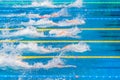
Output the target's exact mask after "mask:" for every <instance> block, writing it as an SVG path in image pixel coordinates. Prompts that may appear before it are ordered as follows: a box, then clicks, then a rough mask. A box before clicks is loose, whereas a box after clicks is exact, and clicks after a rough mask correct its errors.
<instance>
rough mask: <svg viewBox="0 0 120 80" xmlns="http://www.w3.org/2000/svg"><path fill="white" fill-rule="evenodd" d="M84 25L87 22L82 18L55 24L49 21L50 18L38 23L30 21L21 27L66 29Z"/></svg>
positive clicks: (23, 23)
mask: <svg viewBox="0 0 120 80" xmlns="http://www.w3.org/2000/svg"><path fill="white" fill-rule="evenodd" d="M83 24H85V21H84V19H82V18H75V19H71V20H68V19H66V20H63V21H59V22H53V21H52V20H49V19H48V18H44V19H40V20H38V21H34V20H31V19H30V21H29V22H22V23H21V25H25V26H32V25H34V26H35V25H36V26H40V27H50V26H60V27H64V26H77V25H83Z"/></svg>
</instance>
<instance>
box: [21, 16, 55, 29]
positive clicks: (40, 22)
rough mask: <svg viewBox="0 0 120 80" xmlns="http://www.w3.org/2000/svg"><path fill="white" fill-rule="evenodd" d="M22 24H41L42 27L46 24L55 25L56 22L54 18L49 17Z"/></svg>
mask: <svg viewBox="0 0 120 80" xmlns="http://www.w3.org/2000/svg"><path fill="white" fill-rule="evenodd" d="M21 25H25V26H31V25H39V26H41V27H44V26H48V27H49V26H55V25H56V23H54V22H53V21H52V20H49V19H46V18H45V19H40V20H38V21H34V20H30V21H29V22H22V23H21Z"/></svg>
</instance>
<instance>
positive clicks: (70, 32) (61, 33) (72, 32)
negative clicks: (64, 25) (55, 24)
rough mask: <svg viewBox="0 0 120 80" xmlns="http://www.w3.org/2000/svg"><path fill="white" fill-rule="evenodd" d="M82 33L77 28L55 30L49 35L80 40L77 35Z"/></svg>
mask: <svg viewBox="0 0 120 80" xmlns="http://www.w3.org/2000/svg"><path fill="white" fill-rule="evenodd" d="M81 32H82V31H81V30H80V29H79V28H77V27H75V28H71V29H53V30H50V31H49V34H50V35H51V36H53V37H73V38H80V36H77V34H79V33H81Z"/></svg>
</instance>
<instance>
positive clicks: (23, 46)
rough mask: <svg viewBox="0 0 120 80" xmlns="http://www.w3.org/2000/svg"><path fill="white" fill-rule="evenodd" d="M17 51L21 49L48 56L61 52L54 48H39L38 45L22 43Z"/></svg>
mask: <svg viewBox="0 0 120 80" xmlns="http://www.w3.org/2000/svg"><path fill="white" fill-rule="evenodd" d="M17 49H20V50H21V51H31V52H35V53H39V54H48V53H54V52H58V51H60V48H53V47H52V46H48V47H45V46H38V44H36V43H28V44H25V43H20V44H19V45H18V46H17Z"/></svg>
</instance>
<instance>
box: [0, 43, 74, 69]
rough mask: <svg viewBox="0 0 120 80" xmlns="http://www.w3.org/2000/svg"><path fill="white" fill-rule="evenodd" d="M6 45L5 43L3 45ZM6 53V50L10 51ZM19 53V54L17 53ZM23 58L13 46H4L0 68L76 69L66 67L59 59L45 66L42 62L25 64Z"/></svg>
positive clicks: (0, 58)
mask: <svg viewBox="0 0 120 80" xmlns="http://www.w3.org/2000/svg"><path fill="white" fill-rule="evenodd" d="M3 44H5V43H3ZM9 49H10V51H9V52H6V50H9ZM16 51H17V52H16ZM20 57H21V52H20V51H19V50H17V49H16V48H15V47H14V45H13V44H6V45H3V46H2V48H1V49H0V67H1V68H4V69H5V68H8V67H9V68H12V69H21V68H22V69H36V68H43V69H50V68H65V67H76V66H73V65H65V64H64V62H63V61H62V60H61V59H60V58H59V57H56V58H53V59H51V60H50V61H48V63H46V64H43V63H42V62H38V63H34V64H33V65H32V64H29V63H28V62H24V61H23V59H22V58H20Z"/></svg>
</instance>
